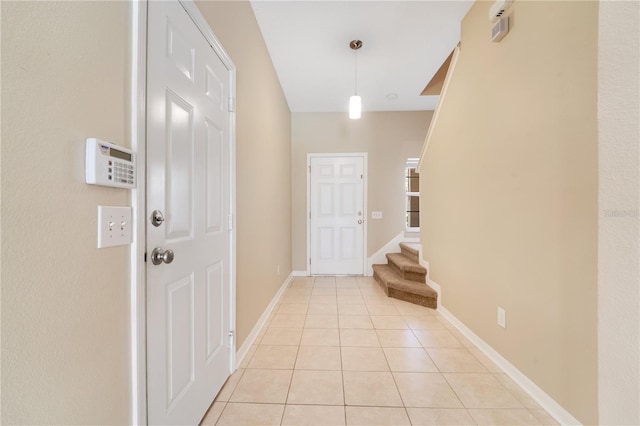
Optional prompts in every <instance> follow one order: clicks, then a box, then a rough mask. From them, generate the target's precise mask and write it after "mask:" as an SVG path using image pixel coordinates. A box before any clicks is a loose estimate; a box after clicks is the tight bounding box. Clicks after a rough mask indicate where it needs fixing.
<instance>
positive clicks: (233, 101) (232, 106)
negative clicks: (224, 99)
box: [229, 96, 236, 112]
mask: <svg viewBox="0 0 640 426" xmlns="http://www.w3.org/2000/svg"><path fill="white" fill-rule="evenodd" d="M235 110H236V98H234V97H231V96H230V97H229V112H235Z"/></svg>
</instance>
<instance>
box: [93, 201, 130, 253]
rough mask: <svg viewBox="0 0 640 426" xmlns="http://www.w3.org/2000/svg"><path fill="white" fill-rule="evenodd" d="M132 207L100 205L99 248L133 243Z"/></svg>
mask: <svg viewBox="0 0 640 426" xmlns="http://www.w3.org/2000/svg"><path fill="white" fill-rule="evenodd" d="M132 227H133V224H132V223H131V207H110V206H98V248H104V247H113V246H122V245H127V244H131V235H132V232H131V229H132Z"/></svg>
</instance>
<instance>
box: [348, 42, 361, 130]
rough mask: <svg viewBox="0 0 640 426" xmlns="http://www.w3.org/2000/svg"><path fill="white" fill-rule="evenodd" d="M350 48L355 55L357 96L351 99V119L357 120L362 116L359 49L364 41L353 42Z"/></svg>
mask: <svg viewBox="0 0 640 426" xmlns="http://www.w3.org/2000/svg"><path fill="white" fill-rule="evenodd" d="M349 47H350V48H351V49H353V51H354V53H355V88H356V90H355V94H354V95H353V96H351V98H349V118H351V119H352V120H357V119H358V118H360V116H361V115H362V99H361V98H360V96H359V95H358V49H360V48H361V47H362V41H360V40H351V42H350V43H349Z"/></svg>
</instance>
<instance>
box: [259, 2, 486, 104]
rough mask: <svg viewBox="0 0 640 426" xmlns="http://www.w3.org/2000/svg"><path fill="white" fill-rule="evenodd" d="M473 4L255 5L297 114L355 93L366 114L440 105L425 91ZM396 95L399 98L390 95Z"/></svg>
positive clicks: (335, 101)
mask: <svg viewBox="0 0 640 426" xmlns="http://www.w3.org/2000/svg"><path fill="white" fill-rule="evenodd" d="M472 4H473V1H455V0H453V1H452V0H449V1H431V0H425V1H304V0H297V1H268V0H264V1H263V0H253V1H252V2H251V5H252V7H253V11H254V13H255V16H256V19H257V21H258V24H259V26H260V29H261V31H262V35H263V37H264V39H265V42H266V44H267V48H268V49H269V53H270V54H271V59H272V61H273V64H274V66H275V69H276V72H277V74H278V78H279V79H280V83H281V85H282V89H283V90H284V94H285V96H286V98H287V102H288V103H289V108H290V110H291V111H292V112H338V111H347V109H348V104H349V96H351V95H353V94H354V90H355V76H354V73H355V72H354V67H355V55H354V51H353V50H351V49H350V48H349V42H350V41H351V40H354V39H360V40H362V42H363V46H362V48H361V49H360V50H358V53H357V55H358V94H359V95H361V96H362V109H363V111H419V110H432V109H434V108H435V105H436V102H437V99H438V97H437V96H420V93H422V91H423V90H424V88H425V86H426V85H427V83H429V80H431V77H432V76H433V75H434V74H435V73H436V71H438V68H440V65H442V63H443V62H444V61H445V60H446V58H447V56H449V54H450V53H451V51H452V50H453V48H454V47H455V45H456V44H457V43H458V41H459V40H460V22H461V21H462V18H463V17H464V15H465V14H466V13H467V11H468V10H469V8H470V7H471V5H472ZM393 94H396V95H397V98H396V99H389V98H392V97H393Z"/></svg>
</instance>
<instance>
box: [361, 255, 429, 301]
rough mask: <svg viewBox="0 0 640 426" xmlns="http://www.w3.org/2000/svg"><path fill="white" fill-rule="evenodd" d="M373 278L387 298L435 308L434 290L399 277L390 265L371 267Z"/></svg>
mask: <svg viewBox="0 0 640 426" xmlns="http://www.w3.org/2000/svg"><path fill="white" fill-rule="evenodd" d="M373 277H374V278H375V279H376V281H377V282H378V283H379V284H380V285H381V286H382V288H383V290H384V292H385V293H386V294H387V296H389V297H394V298H396V299H400V300H405V301H407V302H411V303H415V304H418V305H422V306H426V307H429V308H436V307H437V298H438V293H436V291H435V290H434V289H432V288H431V287H429V286H428V285H427V284H425V283H419V282H416V281H410V280H405V279H403V278H401V277H399V276H398V275H397V273H396V272H395V270H394V269H393V268H392V267H391V266H390V265H373Z"/></svg>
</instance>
